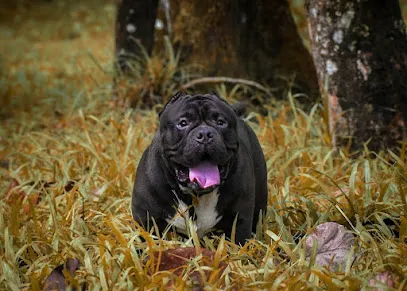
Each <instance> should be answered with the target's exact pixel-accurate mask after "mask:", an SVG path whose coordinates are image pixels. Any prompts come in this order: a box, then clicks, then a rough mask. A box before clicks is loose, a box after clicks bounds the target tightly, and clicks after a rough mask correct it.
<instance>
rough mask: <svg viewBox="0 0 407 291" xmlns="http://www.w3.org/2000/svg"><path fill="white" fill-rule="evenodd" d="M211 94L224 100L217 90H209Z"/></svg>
mask: <svg viewBox="0 0 407 291" xmlns="http://www.w3.org/2000/svg"><path fill="white" fill-rule="evenodd" d="M209 94H210V95H215V96H216V97H218V98H220V99H222V98H221V97H220V96H219V94H218V91H216V90H215V89H211V90H209Z"/></svg>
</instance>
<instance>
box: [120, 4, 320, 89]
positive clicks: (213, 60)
mask: <svg viewBox="0 0 407 291" xmlns="http://www.w3.org/2000/svg"><path fill="white" fill-rule="evenodd" d="M153 2H154V3H153ZM170 3H171V9H170V15H171V17H170V18H171V24H172V25H171V27H172V36H171V37H172V41H173V43H174V44H175V47H176V48H177V49H181V52H182V61H183V63H184V64H188V65H195V68H198V70H199V72H200V74H201V75H203V76H228V77H242V78H250V79H254V80H256V81H259V82H265V83H266V84H267V85H269V86H278V87H282V84H283V83H285V85H287V82H286V81H283V80H284V78H286V79H289V78H291V77H293V76H295V81H294V82H295V84H296V85H298V86H297V87H296V88H295V89H298V91H301V92H305V93H308V94H310V95H312V96H313V97H315V93H318V82H317V76H316V72H315V68H314V66H313V62H312V57H311V55H310V53H309V52H308V51H307V49H306V48H305V47H304V45H303V43H302V40H301V39H300V37H299V34H298V32H297V28H296V26H295V23H294V21H293V18H292V16H291V13H290V9H289V5H288V2H287V1H286V0H274V1H268V0H253V1H251V0H205V1H196V0H171V1H170ZM155 5H157V1H151V0H150V1H141V0H138V1H137V0H133V1H131V0H122V2H121V3H120V4H119V7H118V10H119V13H118V19H117V22H118V23H119V24H118V25H117V28H118V30H117V36H116V38H118V41H117V42H116V45H117V51H118V52H120V51H121V50H122V48H124V49H125V50H126V52H127V53H132V54H134V55H137V54H139V51H138V50H137V47H136V46H134V45H130V44H129V43H128V42H127V41H122V39H123V36H125V35H126V34H128V31H126V27H127V23H128V20H126V19H123V17H128V15H127V14H126V13H128V11H130V9H133V10H134V11H139V13H140V15H141V16H138V17H134V18H131V21H132V23H133V24H134V25H135V26H137V27H140V28H142V27H148V28H151V24H152V23H154V21H155V17H156V16H155V15H153V13H150V12H151V11H153V8H152V7H156V6H155ZM124 7H125V8H124ZM143 9H144V12H143ZM120 11H124V12H123V13H121V12H120ZM147 11H148V13H147ZM137 33H138V34H137ZM136 34H137V36H135V35H136ZM133 36H134V37H136V38H140V39H141V42H142V43H145V44H147V47H148V51H149V52H151V50H150V46H149V44H150V43H153V42H154V34H153V32H152V31H151V30H148V29H144V30H136V32H135V33H134V35H133ZM156 40H157V36H156Z"/></svg>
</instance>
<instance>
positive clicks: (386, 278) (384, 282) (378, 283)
mask: <svg viewBox="0 0 407 291" xmlns="http://www.w3.org/2000/svg"><path fill="white" fill-rule="evenodd" d="M394 281H395V276H394V274H392V273H390V272H388V271H385V272H381V273H378V274H376V275H375V277H374V278H372V279H370V280H369V287H376V288H375V289H374V290H378V291H380V290H383V287H390V288H394V287H395V282H394Z"/></svg>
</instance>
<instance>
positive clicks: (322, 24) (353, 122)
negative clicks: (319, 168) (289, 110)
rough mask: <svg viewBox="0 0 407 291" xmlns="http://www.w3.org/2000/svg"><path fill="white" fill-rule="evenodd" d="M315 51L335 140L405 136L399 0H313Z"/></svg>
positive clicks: (405, 45)
mask: <svg viewBox="0 0 407 291" xmlns="http://www.w3.org/2000/svg"><path fill="white" fill-rule="evenodd" d="M307 11H308V18H309V30H310V38H311V41H312V54H313V57H314V63H315V66H316V69H317V73H318V79H319V83H320V88H321V89H322V91H323V92H322V93H323V94H325V96H327V104H328V108H329V121H330V129H331V133H332V136H333V142H334V145H345V144H348V143H349V142H351V147H350V148H351V149H352V150H361V149H363V144H364V143H365V142H367V141H369V144H368V145H369V148H370V149H372V150H376V151H377V150H381V149H387V148H392V149H394V148H396V147H397V146H398V143H397V141H399V140H400V139H404V138H405V126H404V124H405V120H406V117H407V112H406V109H407V107H406V105H407V104H406V102H407V90H406V89H407V88H406V85H407V38H406V30H405V24H404V21H403V18H402V15H401V12H400V7H399V2H398V0H386V1H381V0H348V1H336V0H309V1H308V3H307Z"/></svg>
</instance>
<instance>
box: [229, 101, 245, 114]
mask: <svg viewBox="0 0 407 291" xmlns="http://www.w3.org/2000/svg"><path fill="white" fill-rule="evenodd" d="M232 108H233V110H234V111H235V113H236V115H237V116H239V117H244V116H245V115H246V109H247V104H246V103H244V102H241V101H239V102H237V103H235V104H233V105H232Z"/></svg>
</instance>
